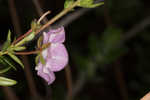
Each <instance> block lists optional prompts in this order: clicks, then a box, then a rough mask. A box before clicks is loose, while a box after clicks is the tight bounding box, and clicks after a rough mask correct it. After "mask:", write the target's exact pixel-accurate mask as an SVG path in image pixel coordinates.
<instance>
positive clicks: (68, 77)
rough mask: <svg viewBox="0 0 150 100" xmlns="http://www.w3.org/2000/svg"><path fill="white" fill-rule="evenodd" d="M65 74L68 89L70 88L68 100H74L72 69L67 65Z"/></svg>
mask: <svg viewBox="0 0 150 100" xmlns="http://www.w3.org/2000/svg"><path fill="white" fill-rule="evenodd" d="M65 74H66V81H67V88H68V94H67V100H72V87H73V86H72V75H71V69H70V66H69V65H67V66H66V68H65Z"/></svg>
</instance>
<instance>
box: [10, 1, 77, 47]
mask: <svg viewBox="0 0 150 100" xmlns="http://www.w3.org/2000/svg"><path fill="white" fill-rule="evenodd" d="M79 1H80V0H77V1H76V2H74V4H72V5H71V6H70V7H68V8H66V9H64V10H63V11H62V12H60V13H59V14H58V15H56V16H55V17H54V18H52V19H51V20H50V21H48V22H47V23H46V24H45V25H43V26H42V27H41V28H40V29H39V30H38V31H36V32H35V34H38V33H39V32H41V31H42V30H44V29H45V28H46V27H48V26H49V25H51V24H53V23H54V22H55V21H56V20H58V19H59V18H61V17H62V16H64V15H65V14H67V13H68V12H69V11H70V10H72V9H73V8H74V7H76V6H77V5H78V3H79ZM31 32H32V29H29V31H28V32H26V33H25V34H24V35H22V36H20V37H19V38H18V39H17V40H15V41H14V42H13V43H12V45H14V44H16V43H17V42H18V41H20V40H22V39H23V38H24V37H26V36H27V35H29V34H30V33H31Z"/></svg>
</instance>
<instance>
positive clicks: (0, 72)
mask: <svg viewBox="0 0 150 100" xmlns="http://www.w3.org/2000/svg"><path fill="white" fill-rule="evenodd" d="M9 69H11V67H7V68H4V69H1V70H0V74H2V73H5V72H7V71H9Z"/></svg>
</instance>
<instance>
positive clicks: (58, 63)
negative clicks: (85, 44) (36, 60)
mask: <svg viewBox="0 0 150 100" xmlns="http://www.w3.org/2000/svg"><path fill="white" fill-rule="evenodd" d="M48 52H49V53H50V54H51V55H49V56H48V58H47V62H46V67H47V68H49V69H50V70H51V71H54V72H56V71H60V70H62V69H63V68H64V67H65V66H66V65H67V63H68V53H67V50H66V48H65V46H64V45H63V44H59V43H57V44H51V46H50V48H49V49H48Z"/></svg>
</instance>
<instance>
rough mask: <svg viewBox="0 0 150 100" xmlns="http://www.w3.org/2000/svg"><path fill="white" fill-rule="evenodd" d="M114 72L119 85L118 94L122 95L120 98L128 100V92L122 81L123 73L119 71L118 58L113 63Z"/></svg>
mask: <svg viewBox="0 0 150 100" xmlns="http://www.w3.org/2000/svg"><path fill="white" fill-rule="evenodd" d="M114 74H115V78H116V81H117V84H118V87H119V91H120V95H121V97H122V98H121V100H128V92H127V87H126V84H125V81H124V75H123V72H122V71H121V63H120V60H117V61H116V62H115V64H114Z"/></svg>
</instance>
